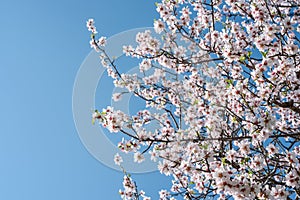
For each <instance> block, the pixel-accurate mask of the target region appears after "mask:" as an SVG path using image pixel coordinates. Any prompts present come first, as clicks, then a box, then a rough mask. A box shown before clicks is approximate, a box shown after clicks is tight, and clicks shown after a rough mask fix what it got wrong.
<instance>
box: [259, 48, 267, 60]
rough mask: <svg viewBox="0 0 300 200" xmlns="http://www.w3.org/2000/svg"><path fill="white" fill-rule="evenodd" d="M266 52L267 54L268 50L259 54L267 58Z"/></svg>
mask: <svg viewBox="0 0 300 200" xmlns="http://www.w3.org/2000/svg"><path fill="white" fill-rule="evenodd" d="M268 52H269V50H267V51H266V52H263V51H261V52H260V53H261V55H262V56H263V57H264V58H265V57H266V56H267V54H268Z"/></svg>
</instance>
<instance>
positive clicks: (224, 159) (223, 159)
mask: <svg viewBox="0 0 300 200" xmlns="http://www.w3.org/2000/svg"><path fill="white" fill-rule="evenodd" d="M222 164H223V165H226V158H225V157H224V158H222Z"/></svg>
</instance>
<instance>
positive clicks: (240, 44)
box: [87, 0, 300, 200]
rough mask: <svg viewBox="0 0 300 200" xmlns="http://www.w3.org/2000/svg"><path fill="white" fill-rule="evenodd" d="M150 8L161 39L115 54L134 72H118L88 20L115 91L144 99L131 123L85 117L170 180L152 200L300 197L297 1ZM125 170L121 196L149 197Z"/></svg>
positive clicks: (110, 111) (197, 2) (107, 116)
mask: <svg viewBox="0 0 300 200" xmlns="http://www.w3.org/2000/svg"><path fill="white" fill-rule="evenodd" d="M156 10H157V12H158V13H159V19H157V20H155V22H154V28H155V31H156V33H157V34H159V35H160V36H161V39H157V37H154V36H153V35H152V34H151V33H150V31H146V32H142V33H139V34H137V36H136V41H137V43H138V45H137V46H134V47H133V46H124V48H123V51H124V53H125V54H126V55H127V56H129V57H132V58H138V59H139V60H140V64H139V68H140V72H141V73H140V74H124V73H122V72H121V70H120V67H119V66H117V65H116V64H115V60H114V59H113V58H110V57H109V56H108V55H107V54H106V51H105V47H104V46H105V43H106V40H105V38H104V37H100V39H97V38H99V37H98V36H97V31H96V28H95V26H94V21H93V20H89V21H88V22H87V27H88V29H89V30H90V31H91V32H92V39H91V42H90V44H91V47H93V48H94V49H95V50H96V51H98V52H100V58H101V61H102V64H103V66H105V67H106V68H107V72H108V75H109V76H111V77H112V79H113V82H114V85H115V86H116V87H120V88H123V89H124V90H126V91H127V92H130V93H133V94H134V95H135V96H137V97H138V98H140V99H141V100H143V101H144V102H145V109H143V110H140V111H139V112H138V113H136V115H133V116H129V115H127V114H125V113H124V112H122V111H120V110H114V108H112V107H107V108H104V109H103V110H102V111H97V110H96V111H95V112H94V113H93V119H94V120H97V121H98V122H99V123H100V125H101V126H104V127H106V128H107V129H108V130H109V131H110V132H112V133H120V134H122V135H124V138H123V139H122V141H121V142H120V143H119V145H118V146H119V148H120V149H121V150H122V151H124V152H134V160H135V161H136V162H142V161H143V160H144V159H145V158H144V155H145V154H146V153H150V154H151V159H152V160H153V161H154V162H157V166H158V169H159V170H160V172H161V173H162V174H164V175H166V176H172V177H173V181H172V187H171V188H169V190H168V191H167V190H161V191H159V195H160V199H161V200H165V199H170V200H173V199H178V198H184V199H206V198H212V199H299V198H300V163H299V161H300V132H299V131H300V54H299V44H300V33H299V32H300V1H299V0H225V1H221V0H162V1H161V2H159V3H156ZM122 95H123V93H117V94H114V95H113V98H114V100H116V101H117V100H119V99H120V98H122ZM149 108H153V109H155V110H157V111H159V112H153V111H150V109H149ZM151 123H156V124H159V125H158V126H157V127H156V128H155V129H154V130H153V129H149V124H151ZM115 162H116V164H118V165H120V166H121V162H122V158H121V157H120V156H119V155H116V156H115ZM124 173H125V176H124V182H123V185H124V190H121V191H120V194H121V196H122V198H123V199H144V200H146V199H150V198H149V197H147V196H145V193H144V192H143V191H139V190H138V189H137V186H136V184H135V182H134V181H133V180H132V178H131V177H130V176H128V174H126V172H125V170H124Z"/></svg>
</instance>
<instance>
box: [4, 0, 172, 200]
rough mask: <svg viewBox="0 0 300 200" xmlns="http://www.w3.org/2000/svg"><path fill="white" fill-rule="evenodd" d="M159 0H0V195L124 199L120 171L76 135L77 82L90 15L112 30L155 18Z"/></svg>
mask: <svg viewBox="0 0 300 200" xmlns="http://www.w3.org/2000/svg"><path fill="white" fill-rule="evenodd" d="M154 2H155V1H153V0H130V1H114V2H113V1H103V0H97V1H79V0H77V1H66V0H52V1H38V0H35V1H32V0H29V1H21V0H17V1H14V0H11V1H7V0H6V1H2V2H1V3H0V24H1V31H0V53H1V54H0V91H1V93H2V95H1V98H0V108H1V112H0V113H1V114H0V118H1V119H0V120H1V126H0V134H1V140H0V199H6V200H17V199H23V200H27V199H28V200H29V199H30V200H35V199H43V200H48V199H49V200H50V199H51V200H52V199H57V200H61V199H72V200H81V199H89V200H93V199H119V196H118V194H117V191H118V189H119V188H121V181H122V177H123V175H122V173H120V172H118V171H114V170H112V169H110V168H107V167H105V166H104V165H102V164H101V163H100V162H99V161H97V160H96V159H94V158H93V156H91V155H90V154H89V153H88V151H87V150H86V149H85V147H84V146H83V144H82V143H81V141H80V139H79V137H78V134H77V131H76V128H75V125H74V122H73V116H72V90H73V84H74V80H75V77H76V73H77V71H78V69H79V67H80V65H81V63H82V62H83V60H84V58H85V57H86V56H87V55H88V53H89V52H90V51H91V49H90V46H89V32H88V31H87V30H86V27H85V22H86V20H87V19H88V18H94V19H95V20H96V25H97V29H98V32H100V34H101V35H104V36H107V37H109V36H112V35H114V34H116V33H119V32H122V31H125V30H129V29H132V28H138V27H147V26H152V24H153V19H154V18H155V17H157V14H156V12H155V6H154ZM134 177H135V178H136V180H137V182H138V184H139V188H143V189H144V190H145V191H146V192H148V193H150V194H155V192H156V191H157V190H158V188H160V187H164V188H167V187H165V182H164V181H161V176H160V175H159V173H150V174H143V175H134ZM153 199H157V196H156V198H155V196H154V198H153Z"/></svg>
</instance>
